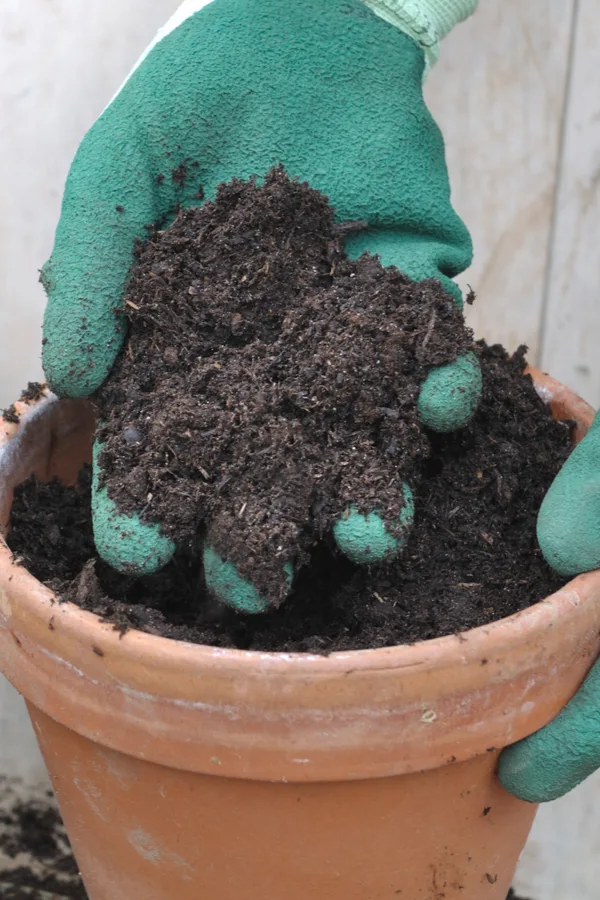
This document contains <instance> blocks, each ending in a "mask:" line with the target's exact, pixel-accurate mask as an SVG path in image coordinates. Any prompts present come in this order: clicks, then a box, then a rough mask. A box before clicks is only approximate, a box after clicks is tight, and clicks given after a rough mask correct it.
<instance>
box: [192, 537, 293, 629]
mask: <svg viewBox="0 0 600 900" xmlns="http://www.w3.org/2000/svg"><path fill="white" fill-rule="evenodd" d="M203 557H204V579H205V581H206V586H207V587H208V589H209V590H210V591H211V592H212V593H213V594H214V595H215V596H216V597H217V598H218V599H219V600H220V601H221V603H224V604H225V606H230V607H231V608H232V609H234V610H235V611H236V612H239V613H246V614H249V615H256V614H258V613H262V612H266V610H267V609H268V608H269V605H270V604H269V601H268V600H267V598H266V597H264V596H263V595H262V594H261V593H260V592H259V591H258V590H257V589H256V588H255V587H254V585H253V584H252V582H250V581H248V580H247V579H246V578H242V576H241V575H240V573H239V572H238V570H237V567H236V566H235V565H234V564H233V563H232V562H230V561H229V560H225V559H223V557H222V556H220V555H219V554H218V553H217V551H216V550H214V549H213V548H212V547H210V546H209V545H208V544H207V545H205V547H204V554H203ZM283 572H284V576H285V580H286V584H287V588H288V590H289V588H290V587H291V585H292V579H293V577H294V569H293V566H292V564H291V563H286V564H285V565H284V567H283Z"/></svg>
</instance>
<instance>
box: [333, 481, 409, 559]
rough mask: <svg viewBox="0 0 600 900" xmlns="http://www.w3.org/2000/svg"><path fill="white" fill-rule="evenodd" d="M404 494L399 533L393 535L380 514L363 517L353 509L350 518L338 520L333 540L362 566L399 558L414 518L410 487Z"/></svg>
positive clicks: (399, 519)
mask: <svg viewBox="0 0 600 900" xmlns="http://www.w3.org/2000/svg"><path fill="white" fill-rule="evenodd" d="M403 493H404V506H403V508H402V510H401V511H400V515H399V518H398V523H399V526H400V532H399V534H396V535H392V534H390V532H389V531H388V528H387V525H386V524H385V522H384V521H383V519H382V518H381V516H380V515H378V513H377V512H370V513H368V514H367V515H362V514H361V513H359V512H358V510H356V509H355V508H354V507H350V509H349V510H348V513H347V515H345V516H344V517H343V518H341V519H338V520H337V522H336V523H335V524H334V526H333V537H334V539H335V542H336V544H337V545H338V547H339V548H340V550H341V551H342V553H344V554H345V555H346V556H347V557H348V559H351V560H352V562H355V563H358V564H360V565H375V564H376V563H381V562H385V561H386V560H392V559H394V557H395V556H397V555H398V553H399V552H400V550H401V549H402V547H403V546H404V545H405V543H406V540H407V538H408V534H409V532H410V528H411V526H412V523H413V520H414V517H415V502H414V498H413V494H412V491H411V489H410V488H409V486H408V485H407V484H404V486H403Z"/></svg>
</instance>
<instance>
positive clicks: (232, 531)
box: [204, 460, 311, 613]
mask: <svg viewBox="0 0 600 900" xmlns="http://www.w3.org/2000/svg"><path fill="white" fill-rule="evenodd" d="M258 464H259V463H257V465H258ZM282 465H283V467H284V468H285V460H283V461H282ZM272 483H273V489H272V490H271V492H267V493H265V494H264V495H257V494H256V493H255V492H254V488H253V484H252V481H251V479H247V480H245V481H244V482H241V483H239V484H238V485H236V497H239V498H243V499H240V500H238V501H236V503H235V506H230V507H229V508H227V507H226V506H225V505H223V506H221V508H220V509H219V512H218V514H217V515H216V516H215V517H214V518H213V519H212V520H211V522H210V524H209V527H208V530H207V535H206V545H205V550H204V567H205V581H206V584H207V587H208V588H209V590H210V591H211V593H212V594H214V595H215V596H216V597H217V598H218V599H219V600H220V601H221V602H222V603H224V604H226V605H227V606H230V607H232V608H233V609H235V610H238V611H240V612H250V613H254V612H263V611H264V610H265V609H267V608H268V607H274V608H275V607H277V606H279V605H280V604H281V603H283V602H284V600H285V599H286V598H287V596H288V594H289V591H290V588H291V583H292V578H293V574H294V569H295V568H296V566H297V565H298V564H301V562H302V561H303V559H304V558H305V554H304V552H303V549H302V546H303V542H305V541H306V535H305V534H304V532H303V526H304V525H306V523H307V522H308V521H309V516H310V505H311V480H310V478H308V477H307V475H306V473H305V472H303V471H302V467H300V471H299V472H298V473H296V476H295V478H294V480H293V481H292V482H291V483H288V482H285V489H284V490H278V489H277V477H276V476H274V477H273V482H272Z"/></svg>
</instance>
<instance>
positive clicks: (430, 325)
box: [421, 309, 437, 352]
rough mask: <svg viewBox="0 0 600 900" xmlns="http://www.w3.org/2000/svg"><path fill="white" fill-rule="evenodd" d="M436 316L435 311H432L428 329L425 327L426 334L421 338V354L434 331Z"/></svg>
mask: <svg viewBox="0 0 600 900" xmlns="http://www.w3.org/2000/svg"><path fill="white" fill-rule="evenodd" d="M436 315H437V314H436V311H435V309H434V311H433V312H432V314H431V319H430V321H429V325H428V327H427V333H426V335H425V337H424V338H423V343H422V344H421V352H423V350H424V349H425V347H426V346H427V344H428V343H429V338H430V337H431V335H432V334H433V329H434V327H435V320H436Z"/></svg>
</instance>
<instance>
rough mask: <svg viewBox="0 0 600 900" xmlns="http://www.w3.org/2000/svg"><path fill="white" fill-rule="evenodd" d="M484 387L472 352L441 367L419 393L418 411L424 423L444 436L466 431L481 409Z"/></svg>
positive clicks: (429, 376) (477, 363)
mask: <svg viewBox="0 0 600 900" xmlns="http://www.w3.org/2000/svg"><path fill="white" fill-rule="evenodd" d="M482 388H483V383H482V377H481V366H480V365H479V360H478V358H477V356H476V355H475V354H474V353H472V352H469V353H465V354H463V356H460V357H459V358H458V359H456V360H455V361H454V362H451V363H448V364H447V365H444V366H437V367H436V368H435V369H432V370H431V372H430V373H429V375H428V376H427V378H426V379H425V381H424V383H423V385H422V387H421V391H420V393H419V400H418V406H417V408H418V412H419V416H420V417H421V421H422V422H423V424H424V425H426V426H427V427H428V428H431V429H432V431H437V432H440V433H442V434H444V433H447V432H451V431H456V430H457V429H459V428H464V427H465V425H467V424H468V423H469V421H470V420H471V418H472V416H473V414H474V413H475V411H476V409H477V405H478V403H479V398H480V397H481V391H482Z"/></svg>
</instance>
